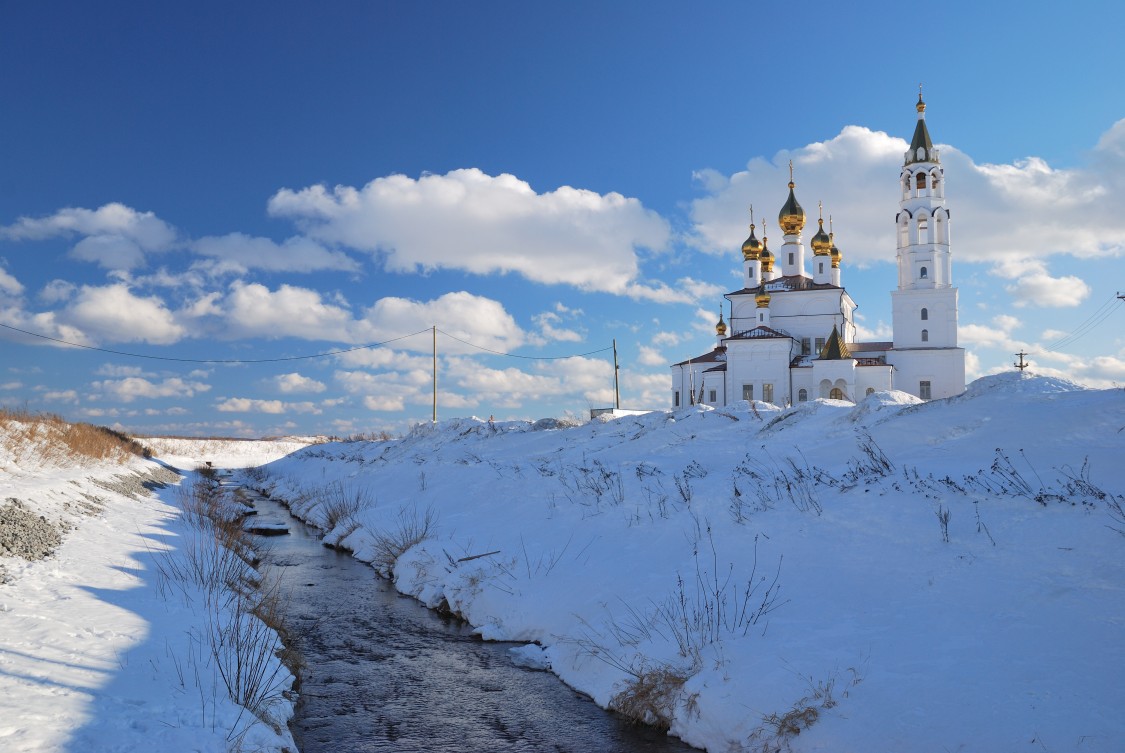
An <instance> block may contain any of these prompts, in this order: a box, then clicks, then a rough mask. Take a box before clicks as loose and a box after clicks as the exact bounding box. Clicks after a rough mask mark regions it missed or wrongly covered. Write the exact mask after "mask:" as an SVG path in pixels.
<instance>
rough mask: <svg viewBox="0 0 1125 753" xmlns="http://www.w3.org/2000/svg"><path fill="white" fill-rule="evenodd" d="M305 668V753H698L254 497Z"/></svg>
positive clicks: (269, 565) (301, 710) (269, 566)
mask: <svg viewBox="0 0 1125 753" xmlns="http://www.w3.org/2000/svg"><path fill="white" fill-rule="evenodd" d="M254 504H255V506H256V507H257V509H258V516H257V521H256V522H260V523H264V524H268V523H286V524H288V526H289V529H290V531H291V535H289V536H276V537H271V538H269V539H268V542H269V545H268V548H269V554H268V556H267V557H266V560H265V564H264V566H263V571H264V572H265V573H266V574H267V575H269V576H271V577H276V578H279V579H280V581H281V586H282V589H283V593H284V594H285V595H286V597H288V607H287V615H288V618H289V624H290V625H291V626H292V627H293V628H294V639H295V640H296V642H297V644H298V646H299V647H300V650H301V653H302V655H303V656H304V659H305V662H306V664H307V667H306V669H305V671H304V674H303V678H302V685H301V701H300V703H299V705H298V707H297V713H296V716H295V717H294V719H293V722H292V725H291V727H292V729H293V734H294V737H295V738H296V740H297V744H298V745H299V746H300V748H301V751H302V752H303V753H320V751H330V752H331V753H353V752H359V751H395V753H409V752H410V751H425V752H426V753H441V752H444V751H457V752H458V753H474V752H475V751H482V752H483V751H488V752H489V753H500V752H503V751H526V752H527V753H539V752H540V751H573V752H574V753H579V752H581V753H589V752H590V751H599V753H626V752H632V751H652V752H654V753H657V752H663V751H680V752H681V753H683V752H684V751H693V750H694V749H693V748H690V747H688V746H686V745H684V744H682V743H680V742H679V741H678V740H675V739H673V738H669V737H667V736H666V735H665V734H663V733H661V732H659V731H656V730H652V729H649V728H644V727H637V726H633V725H630V724H628V723H626V722H624V721H622V720H621V719H619V718H618V717H616V716H614V715H612V714H609V713H606V712H605V711H603V710H602V709H600V708H598V707H597V706H596V705H595V704H593V703H592V702H591V701H589V700H588V699H586V698H585V697H584V696H581V695H579V694H577V693H575V692H574V691H573V690H571V689H570V688H568V687H567V686H566V685H564V684H563V683H562V682H560V681H559V680H558V678H556V677H555V676H554V675H552V674H550V673H547V672H535V671H532V670H528V669H523V668H520V667H516V666H515V665H513V664H512V663H511V661H510V660H509V658H508V653H507V652H508V649H509V648H510V647H511V646H512V645H513V644H507V643H488V642H484V641H481V640H480V639H479V638H478V637H476V636H474V635H473V634H472V631H471V629H470V628H469V627H467V626H465V625H463V624H461V623H460V622H458V621H456V620H451V619H443V618H441V617H440V616H438V615H437V614H435V613H434V612H431V611H430V610H428V609H426V608H425V607H423V606H422V605H421V604H419V603H418V602H417V601H415V600H414V599H412V598H409V597H405V596H402V595H400V594H399V593H397V592H396V591H395V590H394V588H393V587H392V586H390V585H389V584H388V583H387V582H386V581H384V580H383V579H381V578H379V577H378V576H377V575H376V573H375V571H374V570H373V569H372V568H371V567H370V566H368V565H365V564H364V563H362V562H359V561H358V560H356V559H354V558H352V557H351V556H349V555H347V554H341V553H337V552H334V551H332V550H330V549H327V548H325V547H323V546H322V545H321V543H320V541H319V540H318V539H317V536H316V532H315V531H314V530H313V529H311V528H308V527H306V526H305V525H304V524H302V523H301V522H300V521H298V520H297V519H296V518H293V517H291V516H290V515H289V512H288V510H287V509H286V508H285V507H283V506H282V505H281V504H279V503H276V502H272V501H269V500H265V499H261V498H255V500H254Z"/></svg>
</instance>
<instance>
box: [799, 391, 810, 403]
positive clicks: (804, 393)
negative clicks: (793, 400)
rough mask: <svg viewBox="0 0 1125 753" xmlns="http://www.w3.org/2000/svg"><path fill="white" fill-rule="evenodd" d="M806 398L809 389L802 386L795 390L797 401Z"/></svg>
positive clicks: (802, 400)
mask: <svg viewBox="0 0 1125 753" xmlns="http://www.w3.org/2000/svg"><path fill="white" fill-rule="evenodd" d="M808 399H809V391H808V390H806V389H805V388H804V387H802V388H801V389H799V390H797V402H798V403H804V402H807V401H808Z"/></svg>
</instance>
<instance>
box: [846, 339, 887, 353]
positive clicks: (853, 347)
mask: <svg viewBox="0 0 1125 753" xmlns="http://www.w3.org/2000/svg"><path fill="white" fill-rule="evenodd" d="M892 345H894V343H883V342H871V343H848V350H850V351H851V352H852V353H870V352H872V351H883V350H890V349H891V346H892Z"/></svg>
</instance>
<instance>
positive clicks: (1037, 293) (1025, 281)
mask: <svg viewBox="0 0 1125 753" xmlns="http://www.w3.org/2000/svg"><path fill="white" fill-rule="evenodd" d="M1006 290H1007V291H1008V292H1009V293H1011V294H1012V297H1013V298H1014V299H1015V306H1017V307H1019V308H1023V307H1024V306H1047V307H1051V308H1062V307H1066V306H1077V305H1079V304H1080V303H1082V301H1084V300H1086V298H1087V296H1089V295H1090V286H1089V285H1087V284H1086V283H1085V282H1084V281H1083V280H1082V279H1081V278H1078V277H1075V276H1074V275H1067V276H1066V277H1051V276H1050V275H1049V274H1046V273H1042V272H1036V273H1033V274H1030V275H1027V276H1025V277H1021V278H1019V279H1018V280H1017V281H1016V283H1015V284H1014V285H1009V286H1007V288H1006Z"/></svg>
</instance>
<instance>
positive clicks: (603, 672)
mask: <svg viewBox="0 0 1125 753" xmlns="http://www.w3.org/2000/svg"><path fill="white" fill-rule="evenodd" d="M9 430H10V427H5V425H4V424H3V422H0V434H2V432H4V431H9ZM3 440H4V437H3V436H0V447H4V446H7V445H6V444H5V442H4V441H3ZM146 441H148V442H151V443H152V444H153V445H154V446H156V449H157V453H158V455H159V456H160V461H161V462H155V461H150V460H144V459H141V458H137V457H133V458H131V459H129V460H127V461H108V460H107V461H99V462H86V463H78V462H69V463H66V462H59V461H57V460H51V461H48V460H36V459H35V458H34V457H32V456H30V455H28V454H27V453H26V452H23V453H22V454H19V455H18V456H16V455H13V454H12V453H10V452H9V453H8V454H4V453H5V450H2V449H0V473H2V475H0V499H3V500H20V505H21V507H22V508H23V509H24V510H26V511H32V512H33V513H34V514H35V515H36V516H39V515H41V516H43V518H44V522H45V523H50V527H51V530H54V531H56V532H57V533H58V538H59V541H60V542H61V543H57V544H54V545H52V544H50V541H49V539H50V536H47V538H46V540H45V541H46V547H47V549H49V550H50V553H49V554H48V555H47V556H46V557H45V558H43V559H34V560H26V559H23V558H21V557H19V556H13V553H11V552H8V551H6V550H5V551H4V554H5V555H8V556H3V557H0V565H2V566H3V568H4V573H5V576H4V577H5V579H6V582H5V583H4V584H3V585H0V750H3V751H21V752H23V751H74V752H75V753H77V752H78V751H92V750H114V751H130V752H132V751H152V750H165V751H181V750H193V751H194V750H199V751H228V750H262V751H280V750H281V749H283V748H284V747H285V746H290V747H291V746H292V740H291V738H289V736H288V732H287V731H286V730H285V728H284V724H283V722H281V720H283V719H284V718H285V716H286V715H287V714H288V713H289V709H290V708H291V706H290V703H291V699H292V696H291V694H287V693H285V692H284V691H285V690H286V689H287V688H288V685H287V683H288V682H289V681H290V680H291V678H290V677H289V676H288V674H287V672H286V671H285V670H284V668H283V667H280V665H279V664H276V663H273V664H269V665H268V666H267V667H265V668H264V669H265V670H266V671H270V672H273V674H272V675H270V678H271V679H270V683H271V687H273V688H274V691H275V692H273V693H272V695H271V698H270V699H269V703H268V704H263V705H264V706H266V707H268V714H264V716H266V717H267V718H268V719H272V720H273V724H272V725H271V724H270V723H268V722H267V721H260V720H259V718H258V717H257V716H255V715H253V714H251V713H249V712H247V711H246V710H244V709H243V708H242V707H240V706H238V705H236V704H234V703H233V702H232V701H230V700H229V698H228V694H227V691H226V689H225V687H224V682H223V678H222V673H221V672H220V671H219V668H220V667H219V665H220V664H221V661H220V660H219V659H218V658H216V656H214V655H213V652H212V651H211V650H210V649H209V648H208V639H207V636H208V635H209V633H210V634H213V633H214V631H215V630H216V629H217V628H216V626H218V628H220V629H221V627H222V625H225V624H229V623H230V621H231V620H235V619H236V618H237V615H235V614H233V613H231V612H230V610H229V609H228V610H227V611H225V612H224V611H223V610H222V609H219V610H218V611H216V609H215V608H214V602H215V601H217V599H216V598H215V594H213V593H210V594H209V592H208V590H207V588H206V586H205V585H204V586H198V585H194V586H193V585H191V584H189V583H187V582H185V580H184V579H182V578H180V579H177V578H176V577H175V572H176V570H175V568H174V567H173V566H172V565H171V564H170V563H174V562H185V561H190V559H191V556H190V555H191V552H193V551H198V550H199V547H200V546H201V545H202V540H201V534H200V531H199V530H198V527H193V526H192V519H191V516H190V515H189V516H185V515H183V514H182V511H181V503H182V502H183V501H184V499H185V498H191V488H190V484H187V485H186V486H185V482H183V481H180V480H179V479H178V478H177V477H176V475H175V474H173V473H172V472H171V471H170V470H169V469H168V468H167V467H166V466H169V465H170V466H175V467H178V468H194V467H195V466H196V465H198V464H200V463H201V462H203V461H208V460H209V461H211V462H212V463H213V465H214V466H215V467H231V468H243V469H247V470H244V471H241V472H239V473H238V474H237V475H238V476H239V477H241V478H243V479H244V480H245V482H246V483H247V484H250V485H253V486H256V487H260V488H264V489H267V490H269V492H270V493H271V494H272V495H273V496H274V497H275V498H280V499H284V500H286V501H288V503H289V504H290V506H291V508H292V509H293V510H294V512H296V513H298V514H300V515H301V516H302V517H305V518H306V519H308V520H309V522H311V523H313V524H314V525H317V526H318V527H320V528H322V529H324V530H325V532H326V533H325V535H326V541H328V542H329V543H336V544H339V545H341V546H345V547H347V548H349V549H351V550H353V551H354V552H355V555H356V556H357V557H359V558H361V559H363V560H365V561H370V562H371V563H372V564H373V566H374V567H377V568H379V569H381V570H382V571H384V572H385V573H387V574H389V575H391V576H392V577H393V578H394V581H395V584H396V586H397V587H398V589H399V590H400V591H403V592H404V593H409V594H412V595H415V596H417V597H418V598H419V599H421V600H422V601H424V602H425V603H427V604H428V605H430V606H434V607H441V608H448V609H450V610H452V611H454V612H457V613H459V614H461V615H462V616H464V617H465V618H466V619H468V620H469V621H470V622H471V623H472V624H473V625H475V626H476V627H477V629H478V631H479V632H480V633H481V634H482V635H483V636H484V637H486V638H492V639H505V640H515V641H521V642H525V643H527V644H529V645H528V646H527V647H526V648H524V649H522V650H519V651H516V652H513V653H514V655H513V659H514V660H517V661H519V662H523V663H529V664H533V665H545V666H549V667H550V668H551V669H552V671H554V672H555V673H557V674H558V675H559V676H560V677H561V678H562V679H564V680H565V681H566V682H567V683H569V684H571V685H573V686H574V687H576V688H579V689H581V690H583V691H585V692H587V693H589V694H590V695H591V696H593V697H594V698H595V700H596V701H597V702H598V703H600V704H602V705H604V706H611V707H615V708H618V709H620V710H621V711H623V712H625V713H631V714H634V715H636V716H638V717H643V718H647V719H648V721H650V722H653V723H656V724H663V725H667V726H668V727H669V728H670V731H671V733H673V734H675V735H678V736H680V737H682V738H684V739H685V740H687V741H688V742H690V743H692V744H694V745H697V746H699V747H703V748H706V749H707V750H709V751H712V752H713V753H729V752H731V751H739V750H743V751H776V750H792V751H832V752H835V753H846V752H851V751H854V752H855V753H860V752H862V753H872V752H874V753H880V752H883V751H885V752H886V753H892V752H895V753H898V752H902V751H936V752H942V751H982V752H989V753H991V752H994V751H1029V752H1031V751H1050V752H1052V753H1056V752H1060V751H1078V752H1080V753H1086V752H1091V751H1093V752H1100V751H1105V752H1107V753H1108V752H1110V751H1120V750H1125V714H1122V713H1121V709H1122V708H1123V707H1125V681H1123V680H1122V676H1123V674H1125V641H1123V640H1122V638H1123V636H1125V633H1123V628H1125V593H1123V591H1125V514H1123V512H1122V505H1125V480H1123V477H1122V463H1123V461H1125V392H1123V391H1121V390H1104V391H1102V390H1088V389H1083V388H1080V387H1078V386H1076V385H1073V384H1070V383H1067V382H1063V381H1060V380H1056V379H1049V378H1036V377H1025V378H1022V379H1020V378H1018V377H1017V376H1016V375H1003V376H997V377H989V378H986V379H983V380H980V381H978V382H975V383H974V384H972V385H970V388H969V390H968V391H967V392H966V393H965V394H964V395H963V396H961V397H959V398H956V399H953V400H945V401H934V402H930V403H920V402H919V401H917V400H916V399H914V398H911V397H909V396H907V395H904V394H902V393H893V392H891V393H878V394H875V395H872V396H870V397H869V398H867V399H866V400H864V401H863V402H861V403H860V404H858V405H852V404H850V403H844V402H835V401H817V402H813V403H807V404H802V405H799V406H796V407H794V408H791V409H786V410H781V409H778V408H776V407H774V406H770V405H767V404H764V403H755V404H753V405H751V404H746V403H742V404H740V405H739V406H737V407H732V408H729V409H724V410H711V409H708V408H704V407H695V408H691V409H686V410H682V411H678V412H675V413H653V414H647V415H642V416H632V417H625V418H619V419H616V420H608V421H604V422H603V421H595V422H591V423H590V424H588V425H585V426H581V427H573V428H556V427H555V425H553V423H552V422H550V421H546V422H539V423H525V422H505V423H496V424H494V425H493V424H489V423H488V422H486V421H481V420H478V419H459V420H451V421H446V422H442V423H439V424H437V425H429V424H426V425H422V426H419V427H418V428H417V429H415V430H414V431H413V432H412V433H411V434H410V435H409V436H407V437H405V438H403V439H399V440H392V441H386V442H340V443H328V444H317V445H311V446H307V447H305V446H304V445H303V444H302V443H300V442H297V443H295V445H294V444H293V443H289V444H287V443H264V442H263V443H253V442H231V443H229V444H228V443H220V444H209V445H207V444H202V443H194V444H193V441H192V440H175V441H171V440H169V443H168V444H160V445H158V443H157V442H156V440H146ZM257 466H260V467H257ZM146 481H147V482H148V487H151V488H152V491H151V492H150V490H149V488H145V487H144V486H143V485H142V484H143V483H144V482H146ZM155 482H162V483H165V484H170V485H168V486H164V487H157V486H156V484H155ZM6 504H10V503H6ZM9 512H11V511H9ZM17 512H18V511H17ZM13 514H14V513H13ZM4 525H5V524H4V522H3V520H0V533H2V531H3V530H4V529H3V526H4ZM218 601H221V599H219V600H218ZM228 606H229V605H228ZM232 615H233V616H232ZM271 645H272V644H271ZM271 656H272V655H271Z"/></svg>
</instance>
